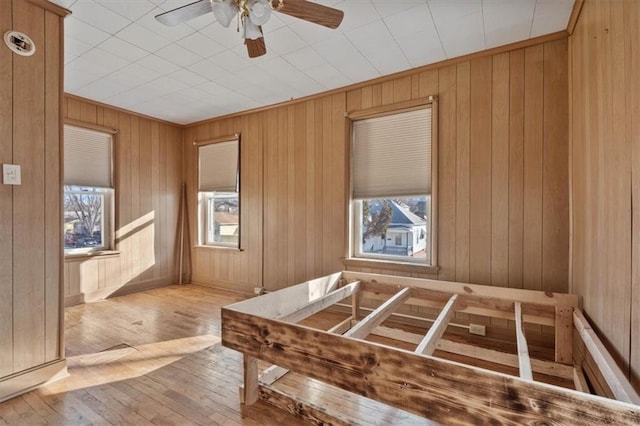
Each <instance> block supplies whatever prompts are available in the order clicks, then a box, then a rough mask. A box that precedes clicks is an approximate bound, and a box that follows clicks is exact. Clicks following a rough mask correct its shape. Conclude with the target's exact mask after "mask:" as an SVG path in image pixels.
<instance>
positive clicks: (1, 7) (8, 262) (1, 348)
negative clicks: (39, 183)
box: [0, 1, 14, 377]
mask: <svg viewBox="0 0 640 426" xmlns="http://www.w3.org/2000/svg"><path fill="white" fill-rule="evenodd" d="M11 6H12V2H10V1H3V2H0V27H1V28H11V27H12V19H11V18H12V13H11ZM13 57H14V55H13V53H12V52H11V51H10V50H9V49H0V75H2V76H3V77H2V78H0V163H2V164H12V163H13V80H14V78H13ZM0 203H2V206H3V208H1V209H0V253H3V255H2V256H0V294H2V297H0V336H3V337H2V340H1V341H0V377H4V376H8V375H9V374H11V373H13V371H14V370H13V186H11V185H0Z"/></svg>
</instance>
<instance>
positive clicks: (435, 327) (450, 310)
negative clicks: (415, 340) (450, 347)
mask: <svg viewBox="0 0 640 426" xmlns="http://www.w3.org/2000/svg"><path fill="white" fill-rule="evenodd" d="M457 298H458V295H457V294H454V295H453V296H451V298H450V299H449V301H448V302H447V304H446V305H444V308H442V311H440V314H439V315H438V317H437V318H436V320H435V321H434V322H433V324H432V325H431V328H429V331H428V332H427V334H426V335H425V336H424V338H423V339H422V341H421V342H420V343H419V344H418V347H417V348H416V350H415V353H417V354H422V355H432V354H433V351H434V350H435V349H436V344H437V343H438V340H439V339H440V338H441V337H442V335H443V334H444V332H445V331H446V330H447V326H448V325H449V321H450V320H451V318H452V317H453V316H454V315H455V313H456V311H455V310H454V308H455V304H456V300H457Z"/></svg>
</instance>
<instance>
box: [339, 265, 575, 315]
mask: <svg viewBox="0 0 640 426" xmlns="http://www.w3.org/2000/svg"><path fill="white" fill-rule="evenodd" d="M342 278H344V279H346V280H347V281H356V280H357V281H361V282H362V283H363V285H364V287H365V288H366V287H367V286H371V285H375V284H382V285H383V286H382V287H381V288H384V285H394V286H400V287H412V288H417V289H423V290H431V291H435V292H440V293H441V294H446V293H449V294H453V293H455V294H461V295H468V296H475V297H479V298H486V299H488V300H490V299H505V300H511V301H521V302H524V303H527V304H533V305H543V306H556V305H568V306H573V307H577V306H578V298H577V296H576V295H573V294H564V293H550V292H542V291H532V290H522V289H515V288H506V287H490V286H483V285H477V284H467V283H462V282H445V281H437V280H431V279H426V278H409V277H400V276H391V275H381V274H371V273H364V272H355V271H344V272H342ZM370 283H371V284H370Z"/></svg>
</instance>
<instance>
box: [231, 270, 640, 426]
mask: <svg viewBox="0 0 640 426" xmlns="http://www.w3.org/2000/svg"><path fill="white" fill-rule="evenodd" d="M345 299H346V301H349V300H350V305H351V306H350V308H349V311H350V313H351V315H350V316H348V317H347V318H346V319H345V320H344V321H342V322H340V323H338V324H336V325H335V326H334V327H332V328H331V329H330V330H318V329H314V328H310V327H308V326H303V325H299V324H297V323H298V322H300V321H302V320H304V319H306V318H308V317H310V316H312V315H314V314H316V313H318V312H320V311H323V310H325V309H327V308H330V307H332V306H334V305H336V304H337V303H338V302H341V301H344V300H345ZM365 300H366V301H371V300H377V301H379V302H381V303H376V305H378V306H377V307H375V306H373V309H372V310H371V312H370V313H368V314H367V315H364V313H365V312H369V310H367V309H365V307H364V306H363V301H365ZM401 306H402V312H407V310H410V312H411V313H412V315H406V314H404V315H403V314H399V313H398V311H399V308H400V307H401ZM434 309H435V313H433V312H434ZM343 310H344V308H343ZM429 311H431V312H432V314H431V318H428V317H429V315H428V314H423V313H424V312H429ZM438 311H439V313H438ZM347 312H348V311H347ZM461 314H462V315H461ZM465 314H466V316H465ZM469 315H471V317H470V318H472V319H473V318H477V317H474V316H476V315H480V316H482V317H489V318H494V319H498V320H497V321H496V322H501V323H503V324H505V325H507V326H510V327H511V330H512V331H513V328H514V327H515V333H513V334H514V335H515V336H514V340H515V343H514V344H513V345H512V347H513V348H514V349H513V350H511V351H503V350H502V349H496V348H495V347H493V348H492V347H489V348H487V347H484V346H483V345H481V344H477V341H475V342H472V343H473V344H470V343H468V342H464V341H463V342H460V341H459V340H458V341H456V340H455V339H453V340H451V339H449V338H445V337H446V336H444V333H445V331H446V330H447V327H448V326H449V327H450V328H455V327H456V326H457V327H461V326H462V327H466V328H468V327H469V325H468V322H469V321H467V325H466V326H465V324H464V318H469ZM460 317H462V318H463V321H462V324H453V323H450V321H452V319H454V318H455V319H454V321H456V322H457V323H459V322H460V320H459V318H460ZM404 320H406V321H404ZM385 321H387V322H385ZM392 321H394V322H393V323H394V324H402V323H409V322H411V321H413V323H414V329H415V328H416V327H415V324H419V323H420V322H421V321H422V325H423V328H422V330H423V331H424V333H423V334H418V333H416V332H414V331H406V329H401V328H392V327H389V326H383V325H382V323H383V322H385V324H389V323H391V322H392ZM523 324H527V326H526V327H525V326H524V325H523ZM429 325H430V326H429ZM507 328H508V327H507ZM425 330H426V331H425ZM525 330H526V332H527V335H529V333H530V332H531V330H534V331H535V330H540V331H541V333H542V334H544V333H545V331H546V333H547V335H549V333H551V336H552V338H553V340H554V341H555V342H552V345H551V346H552V347H551V348H550V350H549V351H550V352H551V354H552V358H553V359H546V360H545V359H538V358H535V357H534V356H533V355H532V354H530V352H529V348H528V345H527V338H526V337H525ZM531 334H532V335H533V332H531ZM374 335H377V336H383V337H386V338H387V340H389V339H393V340H394V341H399V342H404V346H405V347H406V345H407V342H411V343H413V344H414V346H412V347H415V350H414V351H413V352H412V351H410V350H406V349H400V348H397V347H393V346H391V345H388V344H381V343H377V342H372V341H368V340H365V338H367V337H368V336H374ZM447 335H450V332H448V333H447ZM443 336H444V337H443ZM473 337H474V338H475V339H477V337H475V336H473ZM222 343H223V345H225V346H227V347H229V348H232V349H235V350H237V351H240V352H242V353H243V355H244V385H243V386H242V387H241V392H240V398H241V400H242V402H244V403H245V404H252V403H254V402H255V401H257V400H258V399H263V400H266V401H268V402H271V403H273V404H275V405H277V406H279V407H280V408H282V409H285V410H288V411H290V412H291V413H293V414H294V415H297V416H299V417H301V418H304V419H306V420H309V421H311V422H314V423H317V424H343V423H347V422H346V421H344V419H341V418H340V417H339V416H333V415H332V414H331V413H330V412H328V410H326V409H325V408H324V407H321V406H318V404H313V403H310V402H305V401H303V400H301V399H300V398H299V397H297V396H296V395H292V394H290V393H287V392H284V391H282V390H278V389H275V387H274V386H272V385H273V384H274V383H275V382H276V381H277V380H278V379H279V378H280V377H282V376H283V375H284V374H286V373H287V372H288V371H292V372H295V373H299V374H302V375H304V376H307V377H311V378H314V379H317V380H320V381H322V382H325V383H328V384H331V385H334V386H338V387H340V388H342V389H345V390H347V391H350V392H353V393H356V394H359V395H362V396H365V397H368V398H371V399H374V400H377V401H379V402H382V403H385V404H388V405H390V406H393V407H396V408H399V409H402V410H406V411H408V412H411V413H414V414H417V415H419V416H422V417H424V418H427V419H429V420H432V421H435V422H439V423H443V424H489V423H490V424H513V425H523V424H536V425H542V424H544V425H551V424H553V425H559V424H562V425H578V424H585V425H596V424H615V425H639V424H640V406H639V405H638V404H640V398H639V397H638V394H637V393H636V392H635V391H634V389H633V388H632V386H631V385H630V383H629V382H628V381H627V379H626V378H625V376H624V374H623V373H622V371H621V370H620V369H619V368H618V367H617V365H616V363H615V362H614V361H613V358H612V357H611V355H610V354H609V353H608V352H607V351H606V349H605V347H604V345H603V344H602V343H601V341H600V340H599V339H598V337H597V336H596V334H595V332H594V330H592V329H591V327H590V326H589V323H588V322H587V320H586V319H585V317H584V316H583V314H582V312H581V311H580V310H579V309H578V299H577V297H576V296H574V295H570V294H560V293H546V292H540V291H529V290H519V289H509V288H501V287H490V286H482V285H472V284H461V283H454V282H444V281H434V280H426V279H416V278H404V277H397V276H387V275H377V274H366V273H356V272H346V271H345V272H339V273H335V274H332V275H329V276H326V277H322V278H318V279H315V280H312V281H308V282H305V283H302V284H299V285H296V286H293V287H289V288H286V289H283V290H279V291H276V292H273V293H269V294H265V295H262V296H259V297H256V298H252V299H248V300H245V301H242V302H239V303H234V304H232V305H229V306H226V307H224V308H223V309H222ZM434 352H437V353H436V355H437V354H438V353H440V354H445V353H448V354H457V355H458V356H460V355H464V356H465V357H467V358H469V359H472V360H478V362H480V363H481V364H482V363H483V362H484V363H485V364H486V363H487V361H489V362H491V363H492V365H493V364H495V365H497V366H503V367H506V368H511V369H512V370H513V369H514V367H516V368H517V370H515V371H518V372H519V375H518V376H514V375H509V374H505V373H504V372H500V371H497V370H496V371H494V370H490V369H487V367H486V366H485V365H484V364H482V365H483V368H480V367H477V366H473V365H469V364H466V363H465V364H463V363H461V362H454V361H451V360H448V359H444V358H442V357H441V356H434ZM258 359H260V360H263V361H266V362H268V363H270V364H273V365H272V366H271V367H269V368H267V369H266V370H264V371H263V372H262V373H261V374H259V371H258ZM498 370H500V369H498ZM545 377H546V378H549V377H551V378H556V379H558V380H564V381H567V382H569V383H573V386H571V387H572V388H574V389H575V390H574V389H570V388H565V387H561V386H558V385H553V384H549V383H546V382H545ZM598 394H599V395H598Z"/></svg>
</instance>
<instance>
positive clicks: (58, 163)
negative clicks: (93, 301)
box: [44, 13, 64, 362]
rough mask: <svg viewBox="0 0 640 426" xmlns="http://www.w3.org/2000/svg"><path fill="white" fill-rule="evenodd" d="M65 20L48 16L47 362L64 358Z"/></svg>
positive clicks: (46, 110)
mask: <svg viewBox="0 0 640 426" xmlns="http://www.w3.org/2000/svg"><path fill="white" fill-rule="evenodd" d="M62 25H63V23H62V20H61V18H60V17H59V16H58V15H56V14H54V13H45V43H46V46H45V49H46V52H45V73H46V78H45V88H44V90H45V112H44V114H45V120H46V121H45V132H44V138H45V147H44V149H45V152H44V158H45V165H44V167H45V170H44V176H45V177H44V184H45V198H44V205H45V206H46V209H45V224H44V227H45V262H46V263H45V277H44V279H45V281H44V287H45V343H44V346H45V362H49V361H54V360H56V359H59V358H61V357H62V348H61V337H60V336H61V333H62V330H61V326H62V318H61V312H60V311H61V309H62V297H61V289H62V286H63V284H62V282H61V281H62V280H61V278H62V271H61V268H62V256H61V253H60V247H62V245H63V243H62V229H61V223H62V222H63V219H62V217H61V216H62V214H61V212H62V142H63V141H62V139H61V121H62V120H61V115H60V114H61V112H60V97H61V96H62V86H63V81H62V75H61V74H62V72H61V70H62V65H61V63H62V61H63V57H62V46H63V44H62V42H63V40H64V39H63V37H62Z"/></svg>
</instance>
